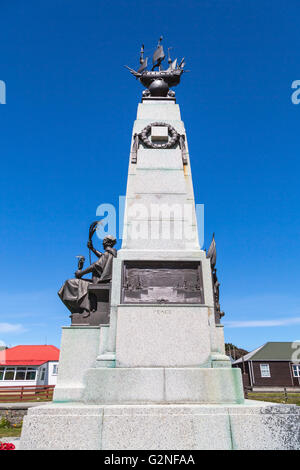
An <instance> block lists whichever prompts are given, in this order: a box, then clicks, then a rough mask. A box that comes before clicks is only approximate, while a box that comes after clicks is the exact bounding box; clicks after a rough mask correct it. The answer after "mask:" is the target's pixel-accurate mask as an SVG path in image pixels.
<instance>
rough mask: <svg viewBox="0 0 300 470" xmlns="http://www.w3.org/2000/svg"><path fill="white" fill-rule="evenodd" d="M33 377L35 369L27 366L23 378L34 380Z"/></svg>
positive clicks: (34, 376)
mask: <svg viewBox="0 0 300 470" xmlns="http://www.w3.org/2000/svg"><path fill="white" fill-rule="evenodd" d="M35 378H36V369H34V368H32V367H28V368H27V372H26V379H25V380H35Z"/></svg>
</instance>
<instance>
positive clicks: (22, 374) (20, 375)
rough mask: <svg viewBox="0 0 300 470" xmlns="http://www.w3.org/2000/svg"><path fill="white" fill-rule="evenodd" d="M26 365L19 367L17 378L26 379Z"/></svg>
mask: <svg viewBox="0 0 300 470" xmlns="http://www.w3.org/2000/svg"><path fill="white" fill-rule="evenodd" d="M25 376H26V367H17V372H16V377H15V380H25Z"/></svg>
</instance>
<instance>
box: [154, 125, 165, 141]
mask: <svg viewBox="0 0 300 470" xmlns="http://www.w3.org/2000/svg"><path fill="white" fill-rule="evenodd" d="M168 138H169V134H168V128H167V127H166V126H151V140H152V142H168Z"/></svg>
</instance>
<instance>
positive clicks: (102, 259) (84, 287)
mask: <svg viewBox="0 0 300 470" xmlns="http://www.w3.org/2000/svg"><path fill="white" fill-rule="evenodd" d="M116 241H117V240H116V238H115V237H113V236H112V235H107V236H106V237H105V238H104V239H103V248H104V253H101V252H100V251H98V250H96V249H95V248H94V246H93V243H92V240H91V239H90V240H89V241H88V244H87V246H88V248H89V249H90V250H91V251H92V252H93V253H94V254H95V255H96V256H97V257H98V260H97V261H96V262H95V263H92V264H91V265H90V266H89V267H88V268H86V269H84V270H82V269H78V270H77V271H76V272H75V279H69V280H67V281H66V282H65V283H64V285H63V286H62V287H61V289H60V290H59V291H58V295H59V297H60V298H61V300H62V302H63V303H64V304H65V305H66V307H67V308H68V309H69V310H70V312H71V313H72V314H74V313H80V314H83V317H87V316H89V315H90V312H91V311H94V310H96V308H97V302H96V303H95V302H93V296H92V295H91V294H89V290H91V289H90V288H91V287H92V286H95V285H99V284H105V283H110V281H111V278H112V265H113V258H115V257H116V256H117V250H116V249H115V248H113V247H114V245H115V244H116ZM89 273H92V278H91V279H85V278H83V276H85V275H86V274H89Z"/></svg>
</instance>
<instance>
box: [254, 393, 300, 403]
mask: <svg viewBox="0 0 300 470" xmlns="http://www.w3.org/2000/svg"><path fill="white" fill-rule="evenodd" d="M248 398H249V400H260V401H270V402H273V403H284V404H288V405H298V406H300V393H290V392H289V393H288V395H287V400H286V399H285V396H284V393H280V392H277V393H276V392H274V393H271V392H270V393H267V392H266V393H263V392H259V393H255V392H248Z"/></svg>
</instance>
